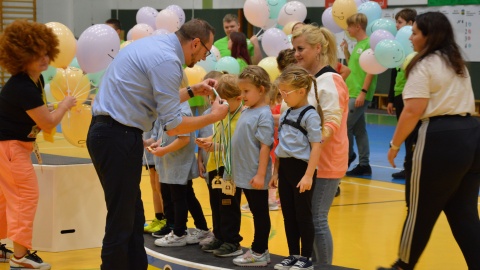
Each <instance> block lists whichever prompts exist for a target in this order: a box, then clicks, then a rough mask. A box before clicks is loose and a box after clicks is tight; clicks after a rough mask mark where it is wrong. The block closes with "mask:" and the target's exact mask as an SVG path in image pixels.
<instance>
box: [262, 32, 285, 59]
mask: <svg viewBox="0 0 480 270" xmlns="http://www.w3.org/2000/svg"><path fill="white" fill-rule="evenodd" d="M291 47H292V44H291V43H290V41H289V40H288V37H287V35H286V34H285V33H284V32H283V31H282V30H280V29H278V28H270V29H267V30H266V31H265V33H264V34H263V37H262V48H263V50H264V51H265V53H266V54H267V55H268V56H274V57H277V55H278V53H279V52H280V51H281V50H284V49H288V48H291Z"/></svg>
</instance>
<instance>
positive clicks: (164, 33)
mask: <svg viewBox="0 0 480 270" xmlns="http://www.w3.org/2000/svg"><path fill="white" fill-rule="evenodd" d="M166 34H170V32H168V30H167V29H161V28H160V29H157V30H155V31H153V34H152V35H154V36H155V35H166Z"/></svg>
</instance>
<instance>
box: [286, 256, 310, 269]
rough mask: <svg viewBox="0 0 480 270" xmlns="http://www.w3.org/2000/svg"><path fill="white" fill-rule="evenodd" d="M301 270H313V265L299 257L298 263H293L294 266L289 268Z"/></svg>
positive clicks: (306, 259)
mask: <svg viewBox="0 0 480 270" xmlns="http://www.w3.org/2000/svg"><path fill="white" fill-rule="evenodd" d="M301 269H308V270H313V264H312V262H311V261H310V260H309V259H308V258H305V257H300V258H299V259H298V261H297V262H296V263H295V265H293V266H292V268H290V270H301Z"/></svg>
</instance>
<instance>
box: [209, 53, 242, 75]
mask: <svg viewBox="0 0 480 270" xmlns="http://www.w3.org/2000/svg"><path fill="white" fill-rule="evenodd" d="M215 70H216V71H227V72H228V73H230V74H239V73H240V65H239V64H238V62H237V60H236V59H235V58H233V57H231V56H224V57H222V58H220V60H218V62H217V65H215Z"/></svg>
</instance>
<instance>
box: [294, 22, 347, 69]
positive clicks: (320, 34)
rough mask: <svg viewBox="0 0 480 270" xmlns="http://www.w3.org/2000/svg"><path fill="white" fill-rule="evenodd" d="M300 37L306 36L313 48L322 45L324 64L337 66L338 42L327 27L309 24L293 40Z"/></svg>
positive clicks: (321, 57) (297, 32)
mask: <svg viewBox="0 0 480 270" xmlns="http://www.w3.org/2000/svg"><path fill="white" fill-rule="evenodd" d="M299 36H304V37H305V40H306V41H307V43H308V44H310V45H311V46H315V45H317V44H320V46H321V47H322V51H321V53H320V55H319V57H320V61H321V62H322V64H324V65H329V66H331V67H334V66H335V65H336V64H337V62H338V58H337V41H336V38H335V36H334V35H333V34H332V32H330V30H328V29H327V28H325V27H318V26H314V25H311V24H307V25H304V26H303V27H302V28H300V29H298V30H296V31H295V32H294V33H293V34H292V40H294V39H295V38H297V37H299Z"/></svg>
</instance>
